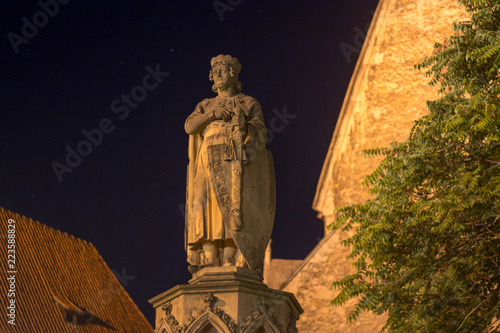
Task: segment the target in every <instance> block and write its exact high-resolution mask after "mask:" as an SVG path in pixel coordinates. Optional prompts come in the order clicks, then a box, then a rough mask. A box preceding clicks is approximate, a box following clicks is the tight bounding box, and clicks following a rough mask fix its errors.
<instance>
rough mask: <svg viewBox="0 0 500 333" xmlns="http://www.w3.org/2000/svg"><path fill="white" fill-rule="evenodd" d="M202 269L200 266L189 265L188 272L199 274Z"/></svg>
mask: <svg viewBox="0 0 500 333" xmlns="http://www.w3.org/2000/svg"><path fill="white" fill-rule="evenodd" d="M200 269H201V266H199V265H189V266H188V271H189V273H191V274H194V273H196V272H198V271H199V270H200Z"/></svg>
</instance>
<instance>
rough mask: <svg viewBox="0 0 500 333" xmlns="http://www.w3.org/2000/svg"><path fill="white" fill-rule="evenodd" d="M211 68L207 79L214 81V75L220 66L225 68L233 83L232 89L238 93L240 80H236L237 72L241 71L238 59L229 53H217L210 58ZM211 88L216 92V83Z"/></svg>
mask: <svg viewBox="0 0 500 333" xmlns="http://www.w3.org/2000/svg"><path fill="white" fill-rule="evenodd" d="M210 65H211V66H212V69H211V70H210V75H209V79H210V81H214V75H217V73H219V71H220V69H221V68H225V69H226V70H227V71H228V72H229V76H230V77H231V79H232V82H233V84H234V90H235V91H236V92H237V93H239V92H240V91H241V82H239V81H238V74H239V73H240V71H241V64H240V62H239V61H238V59H236V58H233V57H231V56H230V55H223V54H219V55H218V56H217V57H214V58H212V61H210ZM212 90H213V91H214V92H217V85H216V84H214V85H213V86H212Z"/></svg>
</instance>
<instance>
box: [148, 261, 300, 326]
mask: <svg viewBox="0 0 500 333" xmlns="http://www.w3.org/2000/svg"><path fill="white" fill-rule="evenodd" d="M149 302H150V303H151V304H152V305H153V307H154V308H155V309H156V323H155V332H157V333H173V332H183V333H184V332H185V333H216V332H220V333H253V332H256V333H268V332H272V333H283V332H286V333H296V332H297V329H296V326H295V322H296V321H297V320H298V319H299V315H300V314H301V313H302V312H303V310H302V308H301V306H300V305H299V303H298V302H297V299H296V298H295V296H294V295H293V294H291V293H288V292H284V291H280V290H273V289H270V288H268V287H267V286H266V285H265V284H264V283H262V279H261V278H260V276H259V274H258V273H257V272H256V271H252V270H249V269H244V268H240V267H234V266H232V267H207V268H204V269H202V270H200V271H199V272H197V273H195V274H194V275H193V278H192V279H191V280H190V281H189V284H187V285H178V286H176V287H174V288H171V289H169V290H167V291H166V292H164V293H162V294H160V295H158V296H156V297H154V298H152V299H150V300H149Z"/></svg>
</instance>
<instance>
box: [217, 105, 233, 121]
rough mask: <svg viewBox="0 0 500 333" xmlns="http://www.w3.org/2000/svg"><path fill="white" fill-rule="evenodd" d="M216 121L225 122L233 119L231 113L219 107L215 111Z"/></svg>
mask: <svg viewBox="0 0 500 333" xmlns="http://www.w3.org/2000/svg"><path fill="white" fill-rule="evenodd" d="M214 115H215V119H222V120H224V121H228V120H229V119H231V112H229V110H227V109H225V108H221V107H217V108H216V109H215V113H214Z"/></svg>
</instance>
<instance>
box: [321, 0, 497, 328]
mask: <svg viewBox="0 0 500 333" xmlns="http://www.w3.org/2000/svg"><path fill="white" fill-rule="evenodd" d="M459 3H461V4H462V5H463V6H465V8H466V9H467V11H468V12H469V13H470V15H471V16H470V17H471V18H470V20H467V21H461V22H455V23H454V24H453V28H454V31H455V35H453V36H451V37H449V38H448V39H447V41H446V42H445V43H442V44H440V43H436V45H435V52H434V53H433V55H432V56H430V57H428V58H426V59H425V60H424V61H423V62H422V63H421V64H419V65H416V66H415V67H416V68H417V69H423V70H425V71H426V75H427V76H429V77H430V80H431V81H430V84H431V85H433V86H437V87H438V88H439V92H440V98H439V99H437V100H434V101H429V102H427V106H428V109H429V111H430V113H429V114H428V115H427V116H424V117H422V118H421V119H419V120H417V121H415V122H414V125H413V128H412V130H411V131H410V135H409V137H408V139H407V140H406V141H405V142H402V143H397V144H396V143H395V144H392V145H391V147H389V148H377V149H372V150H367V151H364V153H365V154H366V155H369V156H373V155H384V156H385V158H384V160H383V161H382V162H381V164H380V165H379V166H378V167H377V169H376V170H375V171H374V172H373V173H372V174H371V175H369V176H367V177H366V180H365V182H364V185H365V186H369V190H370V192H371V193H372V195H373V199H372V200H368V201H367V202H365V203H363V204H360V205H353V206H348V207H343V208H341V209H339V211H338V219H337V221H336V222H335V223H334V224H333V225H331V226H330V227H331V228H332V229H335V228H342V229H343V230H349V229H355V230H356V232H355V234H354V236H353V237H351V238H349V239H347V240H346V241H344V245H346V246H349V247H350V249H351V254H350V256H349V257H350V258H352V259H353V260H354V267H355V269H356V272H355V273H354V274H352V275H349V276H346V277H345V278H343V279H341V280H339V281H336V282H334V284H333V285H334V287H336V288H338V289H340V292H339V294H338V296H337V297H336V298H335V299H334V300H333V301H332V304H334V305H341V304H344V303H345V302H346V301H347V300H349V299H355V300H356V306H355V308H354V310H353V311H352V312H351V313H350V315H349V317H348V320H349V321H352V320H356V318H357V317H358V315H359V314H360V312H361V311H372V312H374V313H376V314H382V313H387V315H388V320H387V323H386V325H385V327H384V328H385V330H387V331H390V332H482V331H487V330H490V331H492V330H498V329H496V328H495V327H496V325H498V322H496V321H497V320H498V319H500V290H499V282H500V99H499V92H500V81H499V76H500V72H499V67H500V0H462V1H459ZM495 322H496V323H495ZM499 322H500V321H499Z"/></svg>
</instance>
